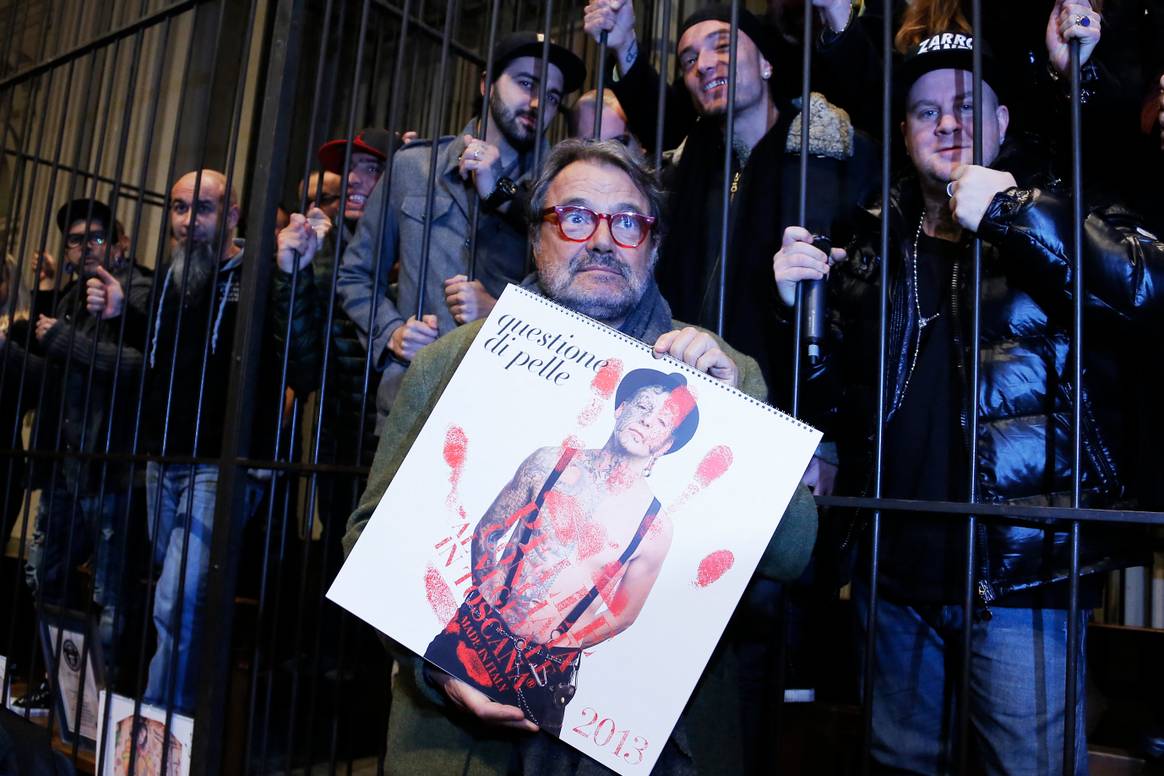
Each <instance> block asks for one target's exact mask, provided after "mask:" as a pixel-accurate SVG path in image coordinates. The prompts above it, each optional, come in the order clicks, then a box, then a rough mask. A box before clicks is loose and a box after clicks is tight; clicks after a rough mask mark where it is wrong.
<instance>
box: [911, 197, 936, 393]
mask: <svg viewBox="0 0 1164 776" xmlns="http://www.w3.org/2000/svg"><path fill="white" fill-rule="evenodd" d="M925 222H926V211H925V210H924V209H923V210H922V214H921V218H919V219H918V220H917V231H916V232H914V235H913V308H914V310H916V311H917V341H916V342H915V343H914V348H913V358H912V359H910V362H909V374H907V375H906V376H905V385H904V386H902V389H901V396H902V398H904V397H905V392H906V391H908V390H909V381H910V379H911V378H913V370H914V368H915V367H917V354H918V353H919V352H921V338H922V330H923V329H924V328H925V327H926V326H929V325H930V324H931V323H933V322H934V321H935V320H937V319H938V317H939V316H941V314H942V311H941V310H938V311H937V312H936V313H934V314H933V315H929V316H925V315H922V311H921V298H920V297H919V296H918V288H917V286H918V284H917V246H918V243H919V242H920V241H921V233H922V226H923V225H924V224H925Z"/></svg>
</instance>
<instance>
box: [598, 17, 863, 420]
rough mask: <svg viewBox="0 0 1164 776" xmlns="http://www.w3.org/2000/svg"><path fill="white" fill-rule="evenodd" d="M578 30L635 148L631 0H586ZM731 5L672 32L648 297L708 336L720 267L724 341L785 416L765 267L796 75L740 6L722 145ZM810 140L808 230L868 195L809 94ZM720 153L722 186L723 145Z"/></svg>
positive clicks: (849, 137)
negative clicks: (609, 67)
mask: <svg viewBox="0 0 1164 776" xmlns="http://www.w3.org/2000/svg"><path fill="white" fill-rule="evenodd" d="M584 19H585V28H586V31H587V32H589V33H590V34H591V35H592V36H594V37H595V38H596V39H597V38H598V36H600V35H601V34H602V33H603V32H606V33H607V42H608V44H609V50H610V51H611V52H612V55H613V56H612V58H613V60H614V62H615V63H616V67H617V70H618V73H617V78H612V83H611V90H612V91H613V92H614V93H615V94H616V95H617V96H618V99H619V102H620V103H621V104H622V106H623V108H624V109H625V111H626V115H627V120H628V126H629V128H630V131H631V132H633V133H635V134H636V135H637V136H638V137H639V138H640V139H642V140H643V141H644V142H645V143H649V142H653V139H654V137H655V120H656V110H657V109H656V106H657V104H658V101H657V99H656V96H657V94H658V79H659V74H658V73H657V72H656V71H655V70H654V69H653V68H652V66H651V64H650V62H649V59H650V58H649V57H647V56H643V55H641V54H640V51H639V46H638V42H637V39H636V36H635V18H634V10H633V3H632V2H631V1H630V0H591V2H590V3H589V4H588V5H587V6H586V11H585V17H584ZM730 20H731V4H730V3H717V4H712V5H708V6H705V7H703V8H700V9H699V10H697V11H695V12H693V13H691V14H690V15H689V16H688V17H687V18H686V19H684V20H683V22H682V24H680V25H679V37H678V39H677V42H676V46H675V58H676V63H677V67H678V72H679V76H680V77H679V79H678V80H677V81H676V82H675V83H674V84H673V85H672V87H671V95H670V97H669V99H668V100H667V109H666V115H665V116H664V117H663V118H664V122H663V125H664V144H665V145H664V147H665V148H668V147H670V145H674V144H680V145H679V148H678V149H677V150H676V151H675V152H674V154H673V155H672V156H671V166H670V167H668V168H667V169H666V170H665V171H664V176H663V183H664V187H665V188H666V189H667V190H668V192H669V200H668V206H667V219H668V222H669V223H670V225H671V228H670V230H669V232H668V235H667V237H666V238H665V240H664V242H663V244H662V249H661V250H662V261H661V262H660V264H659V269H658V272H657V273H656V274H657V277H658V282H659V287H660V289H661V290H662V292H663V294H664V295H665V296H666V297H667V300H668V301H669V302H670V303H671V305H672V306H673V308H674V311H675V314H676V315H677V316H679V317H680V318H682V319H684V320H687V321H692V322H693V323H696V324H698V325H700V326H704V327H707V328H709V329H714V328H716V327H717V325H718V323H719V320H720V316H721V310H720V294H719V281H720V270H721V266H722V265H723V264H724V263H725V261H726V264H727V267H726V277H725V281H726V288H725V292H724V295H723V310H722V319H723V335H724V336H725V337H726V338H727V339H728V340H730V341H731V342H732V343H733V344H735V345H736V346H737V347H739V348H740V349H741V350H743V351H744V352H745V353H747V354H748V355H750V356H753V357H755V358H756V360H757V361H759V363H760V368H761V369H762V370H763V371H764V377H765V379H766V380H767V382H768V385H769V388H770V389H771V391H772V398H773V403H775V404H777V406H786V405H787V404H788V402H789V397H790V390H791V381H790V379H789V377H788V376H787V367H786V365H787V364H788V363H790V360H791V352H790V349H789V348H790V343H789V342H788V341H787V340H786V339H781V338H777V337H774V336H772V332H773V331H774V330H775V329H776V322H775V321H774V320H773V319H772V317H771V311H772V310H773V309H774V302H775V300H774V299H773V298H772V289H771V282H770V280H769V274H768V273H769V271H770V270H769V266H770V264H771V260H772V254H774V253H775V252H776V251H777V250H778V249H779V247H780V235H781V232H782V231H783V230H784V227H785V226H788V225H789V224H791V223H795V220H796V219H797V218H798V204H799V189H800V178H799V170H800V163H799V150H800V116H801V108H800V106H799V105H797V104H796V103H795V102H793V101H792V100H791V99H789V96H790V95H791V94H792V93H799V83H800V70H799V68H797V69H796V70H795V71H793V72H788V71H787V69H786V68H785V69H784V70H782V69H781V68H782V67H785V65H786V63H787V62H788V61H789V60H790V57H789V56H788V54H787V52H786V51H785V46H784V45H783V44H782V42H781V39H780V37H779V35H778V34H777V33H776V32H775V31H774V30H772V29H770V28H768V27H767V26H766V25H765V24H764V23H763V22H762V21H760V19H758V18H757V17H756V16H754V15H752V14H751V13H749V12H748V11H746V10H744V9H742V8H741V9H740V12H739V38H738V41H739V44H738V45H739V47H738V50H737V52H736V54H737V55H736V84H735V86H736V91H735V110H734V118H733V134H732V137H731V138H730V140H729V139H728V138H726V137H725V135H726V132H727V106H728V71H729V66H730V58H729V57H730V49H731V45H730V44H731V25H730ZM810 130H811V133H810V138H809V151H810V158H809V165H808V175H809V192H810V194H809V197H808V207H809V221H810V223H811V224H812V227H813V229H814V230H816V231H817V232H821V233H828V232H829V231H830V230H831V229H832V228H833V226H834V224H835V223H836V222H837V221H838V220H839V219H841V218H843V217H844V216H845V215H847V214H848V213H850V212H853V211H854V210H855V209H856V206H857V203H858V202H860V201H861V199H862V198H863V196H864V195H865V193H866V192H869V191H873V190H875V187H876V181H877V171H876V168H875V164H874V153H873V146H872V143H871V141H870V140H869V139H868V138H867V137H866V136H864V135H862V134H860V133H857V132H855V131H854V130H853V128H852V126H851V124H850V123H849V117H848V115H847V114H845V113H844V111H841V110H840V109H838V108H835V107H834V106H832V105H830V104H829V103H828V102H827V101H825V100H824V98H823V97H822V96H821V95H814V97H813V103H812V121H811V122H810ZM729 142H730V145H731V148H732V156H731V170H730V171H729V172H728V173H727V180H725V177H724V150H725V149H724V146H725V144H728V143H729ZM725 184H726V185H727V186H728V188H729V190H730V204H729V216H730V217H729V221H728V223H729V226H728V235H727V251H726V258H725V256H724V255H721V254H723V250H722V246H721V242H720V236H721V231H722V227H723V204H722V200H723V190H724V186H725Z"/></svg>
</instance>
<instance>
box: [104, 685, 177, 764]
mask: <svg viewBox="0 0 1164 776" xmlns="http://www.w3.org/2000/svg"><path fill="white" fill-rule="evenodd" d="M108 703H109V719H108V722H106V719H105V705H106V693H105V691H104V690H102V691H101V724H100V728H101V742H100V745H99V746H98V747H97V763H98V764H99V765H98V767H99V768H100V771H99V773H100V774H101V776H158V775H159V774H165V776H187V774H189V773H190V751H191V746H192V744H193V741H194V720H193V719H192V718H191V717H184V716H182V715H181V714H174V715H173V716H172V717H171V718H170V730H169V735H168V736H167V734H166V710H165V709H160V708H158V707H157V706H150V705H147V704H145V703H143V704H142V705H141V709H140V715H139V716H138V717H136V719H135V717H134V713H133V706H134V701H133V698H127V697H125V696H124V695H117V694H116V693H115V694H114V695H113V697H112V698H110V699H109V701H108ZM131 761H132V762H133V765H132V768H131V766H130V762H131Z"/></svg>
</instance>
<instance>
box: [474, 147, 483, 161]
mask: <svg viewBox="0 0 1164 776" xmlns="http://www.w3.org/2000/svg"><path fill="white" fill-rule="evenodd" d="M473 158H474V159H480V158H481V152H480V151H478V150H477V149H476V148H474V149H473Z"/></svg>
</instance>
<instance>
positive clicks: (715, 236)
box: [655, 104, 797, 342]
mask: <svg viewBox="0 0 1164 776" xmlns="http://www.w3.org/2000/svg"><path fill="white" fill-rule="evenodd" d="M779 107H780V118H779V120H778V121H777V122H776V124H775V125H774V126H773V127H772V128H771V129H769V130H768V132H767V134H765V135H764V137H763V138H762V139H761V140H760V142H759V143H757V144H756V147H755V148H753V149H752V153H751V156H750V157H749V159H748V164H747V165H746V166H745V167H743V169H742V170H741V172H740V180H739V185H738V187H737V190H736V193H735V195H734V196H733V198H732V204H731V208H730V221H729V223H728V257H729V261H728V268H727V270H728V278H727V283H728V292H727V304H728V310H729V311H731V310H732V308H733V307H738V306H739V305H740V300H739V299H738V298H737V297H736V294H737V293H738V292H739V289H738V288H736V285H737V283H740V282H741V281H742V282H743V283H744V285H745V286H747V287H748V288H749V289H751V288H752V284H753V280H754V279H748V280H745V278H747V277H748V275H749V272H748V265H749V264H751V263H753V262H754V261H756V260H759V259H760V258H765V257H766V261H764V262H762V263H765V264H766V265H767V267H768V274H769V279H770V276H771V253H775V250H773V251H772V252H771V253H768V252H767V249H768V248H769V247H771V246H772V245H773V244H774V245H776V246H777V249H778V247H779V243H780V240H779V236H778V235H777V228H776V227H777V225H778V224H779V223H780V208H781V195H782V192H781V182H782V180H783V172H782V171H783V167H784V157H785V153H784V141H785V138H786V137H787V135H788V126H789V124H791V122H792V119H793V117H795V116H796V115H797V111H796V110H795V109H794V108H792V106H790V105H787V104H784V105H780V106H779ZM723 144H724V137H723V128H722V125H721V122H720V121H719V120H718V119H701V120H700V121H699V122H698V123H697V124H696V125H695V128H694V129H692V131H691V134H690V135H689V136H688V138H687V142H686V143H685V145H684V150H683V156H682V158H681V159H680V160H679V164H678V166H677V168H676V169H675V171H674V177H673V178H672V180H671V181H670V182H669V183H668V186H667V188H668V189H670V191H671V195H670V202H669V206H668V208H667V219H668V224H670V231H669V232H668V234H667V236H666V238H664V242H663V246H662V258H661V259H660V262H659V266H658V268H657V269H656V270H655V275H656V277H657V278H658V280H659V284H660V286H661V287H662V293H663V294H664V295H665V296H666V297H667V299H669V300H671V302H672V303H673V304H674V305H675V310H676V312H677V313H678V317H679V318H680V319H681V320H684V321H690V322H692V323H695V324H698V325H700V326H704V327H707V328H712V329H714V328H715V320H714V314H713V313H712V314H711V315H708V313H709V310H708V309H707V308H708V305H707V304H705V302H706V296H707V294H709V293H710V294H712V295H713V298H714V294H715V293H716V292H715V290H714V289H709V288H708V285H709V277H710V278H712V279H714V277H715V276H716V274H717V273H716V272H715V271H714V270H713V265H714V266H716V267H717V266H718V263H717V259H718V255H719V233H720V223H721V222H720V218H721V215H720V206H719V202H720V199H719V197H720V196H721V194H720V192H722V191H723V178H722V174H723ZM732 168H733V173H734V171H735V170H739V169H740V165H739V161H738V159H736V160H735V161H734V162H733V165H732ZM763 232H768V233H769V234H767V235H763ZM740 237H743V239H742V241H741V240H740V239H738V238H740ZM753 253H754V254H755V255H754V256H753V255H752V254H753ZM761 254H763V255H761ZM712 285H714V283H712ZM753 290H754V289H753ZM733 303H735V304H733ZM710 307H711V308H714V307H715V305H714V304H713V305H710ZM727 317H729V318H730V317H731V315H730V312H729V315H728V316H727ZM731 328H732V327H730V326H729V328H728V331H727V332H726V334H729V335H730V334H731V333H732V332H731ZM733 342H734V341H733Z"/></svg>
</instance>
